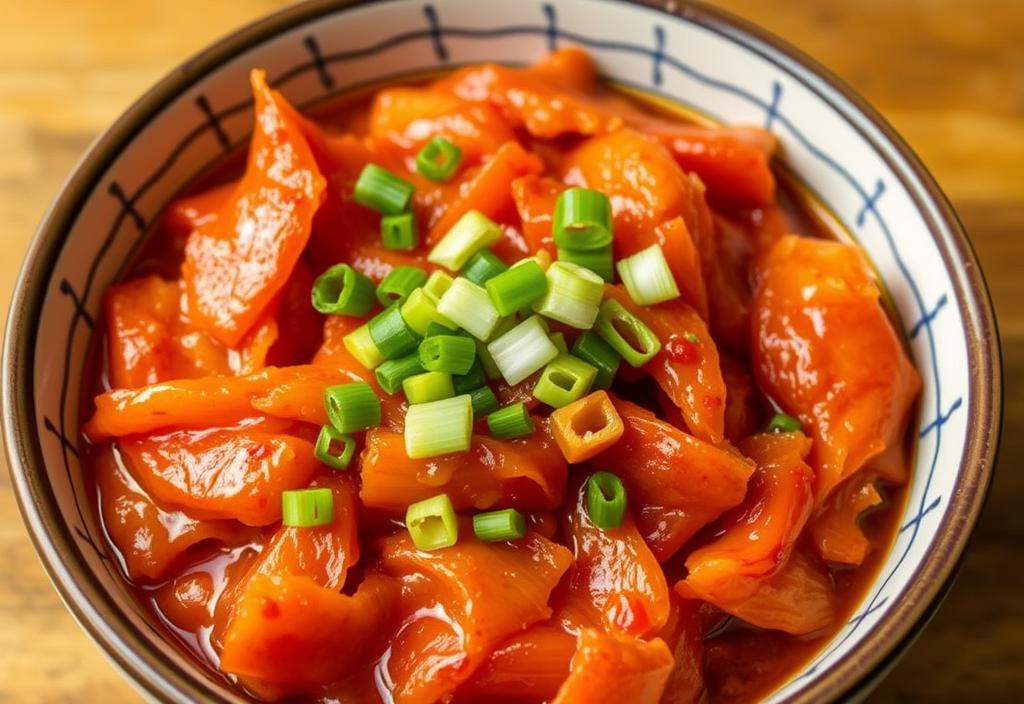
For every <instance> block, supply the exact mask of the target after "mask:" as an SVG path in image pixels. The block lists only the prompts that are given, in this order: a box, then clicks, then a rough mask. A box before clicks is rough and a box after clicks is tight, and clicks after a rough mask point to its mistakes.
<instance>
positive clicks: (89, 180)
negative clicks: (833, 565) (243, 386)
mask: <svg viewBox="0 0 1024 704" xmlns="http://www.w3.org/2000/svg"><path fill="white" fill-rule="evenodd" d="M565 44H576V45H580V46H583V47H585V48H586V49H587V50H588V51H590V52H591V53H592V55H593V56H594V57H595V58H596V60H597V62H598V63H599V65H600V68H601V70H602V71H603V72H604V74H605V75H606V76H607V77H609V78H610V79H612V80H614V81H616V82H618V83H620V84H622V85H624V86H628V87H631V88H635V89H638V90H640V91H643V92H645V93H648V94H652V95H654V96H660V97H662V98H665V99H668V100H671V101H675V102H678V103H681V104H682V105H683V106H685V107H686V108H688V109H691V110H693V111H695V112H697V113H700V114H703V115H705V116H706V117H708V118H710V119H713V120H719V121H722V122H727V123H745V124H759V125H763V126H765V127H766V128H768V129H770V130H772V131H773V132H774V133H775V134H776V135H778V137H779V140H780V142H781V144H782V149H783V156H782V157H781V160H780V162H781V163H780V168H782V169H785V170H787V171H789V172H790V173H792V174H793V175H794V176H795V178H796V179H797V180H798V181H799V182H801V183H802V184H803V185H804V186H806V187H807V189H808V190H809V191H810V192H811V193H812V194H813V196H814V197H815V198H817V199H818V200H819V201H820V202H821V203H822V204H823V205H824V206H825V207H826V208H827V209H828V211H830V212H831V213H832V214H833V215H834V217H835V219H836V220H837V221H838V222H839V223H840V225H841V226H842V227H843V228H844V229H845V230H846V231H847V232H848V233H849V234H850V236H851V237H852V238H853V239H854V240H856V242H858V243H859V244H860V246H861V247H862V248H863V249H864V251H865V252H866V253H867V255H868V256H869V257H870V259H871V261H872V262H873V263H874V265H875V267H876V268H877V271H878V273H879V275H880V277H881V279H882V280H883V281H884V284H885V286H886V287H887V288H888V291H889V293H890V295H891V297H892V300H893V303H894V304H895V308H896V310H897V311H898V314H899V317H900V318H901V319H902V321H903V324H905V326H906V330H905V332H906V333H907V337H908V339H909V342H910V348H911V350H912V354H913V358H914V361H915V362H916V364H917V367H918V368H919V369H920V371H921V375H922V378H923V382H924V389H923V394H922V396H921V402H920V404H919V411H918V415H917V417H916V418H915V419H914V421H913V424H914V427H913V432H914V433H915V434H916V435H917V436H918V437H917V451H916V453H915V455H914V457H915V459H914V466H913V473H912V479H911V484H910V487H909V492H908V500H907V502H906V507H905V509H904V515H903V516H902V517H901V519H900V526H901V527H900V529H899V535H898V537H897V539H896V541H895V544H894V545H893V547H892V549H891V551H890V553H889V554H888V556H887V558H886V559H885V562H884V564H883V566H882V568H881V570H880V572H879V574H878V577H877V579H876V580H875V581H874V583H873V584H871V586H870V588H869V589H868V590H867V593H866V595H865V596H864V599H863V603H861V604H860V605H859V606H858V608H857V609H856V612H855V615H854V616H853V617H852V618H851V619H850V620H849V622H848V623H846V624H845V625H844V626H843V627H842V628H841V629H840V630H839V632H838V633H837V634H836V636H835V637H834V638H833V639H832V640H831V642H829V643H828V644H827V645H825V646H824V647H823V648H822V650H821V651H820V652H819V653H818V654H817V655H816V656H815V657H814V658H813V660H812V661H811V662H810V663H809V664H808V665H807V666H806V667H805V668H804V669H803V670H801V671H800V672H798V673H796V675H795V676H794V677H792V678H791V679H790V680H789V681H787V682H786V683H784V684H783V685H782V686H781V687H780V688H779V689H778V690H777V691H776V692H775V693H774V694H773V695H772V696H771V701H773V702H782V701H792V702H821V701H825V700H831V699H840V698H852V697H855V696H857V694H858V693H861V694H862V693H863V692H865V691H866V690H867V688H868V687H870V685H871V684H872V683H873V682H874V681H877V679H878V678H879V677H880V675H881V674H883V673H884V671H885V670H886V669H887V668H888V667H890V666H891V664H892V663H893V662H894V660H895V656H896V655H897V653H898V652H899V651H900V650H901V649H902V648H903V647H905V646H906V644H907V643H908V642H909V641H910V640H911V639H912V637H913V635H914V634H915V633H916V632H917V631H918V630H919V629H920V627H921V626H922V625H923V623H924V622H925V620H926V619H927V618H928V616H929V615H930V613H931V612H932V611H933V610H934V608H935V607H936V606H937V604H938V602H939V601H940V599H941V596H942V595H943V593H944V590H945V589H946V588H947V586H948V584H949V583H950V581H951V578H952V576H953V574H954V572H955V570H956V567H957V564H958V562H959V560H960V558H961V556H962V554H963V551H964V548H965V545H966V543H967V541H968V538H969V536H970V533H971V530H972V527H973V526H974V524H975V523H976V521H977V518H978V514H979V512H980V510H981V506H982V503H983V500H984V496H985V492H986V489H987V487H988V484H989V480H990V478H991V471H992V463H993V458H994V454H995V451H996V444H997V438H998V431H999V427H1000V422H999V420H1000V419H999V416H1000V406H1001V400H1000V381H1001V377H1000V363H999V348H998V339H997V333H996V328H995V323H994V320H993V314H992V309H991V304H990V301H989V297H988V294H987V291H986V288H985V284H984V281H983V279H982V276H981V272H980V270H979V268H978V264H977V261H976V259H975V257H974V254H973V253H972V251H971V248H970V245H969V243H968V240H967V238H966V236H965V234H964V232H963V229H962V228H961V226H960V223H959V222H958V221H957V218H956V215H955V214H954V213H953V211H952V209H951V208H950V205H949V203H948V202H947V201H946V199H945V197H944V196H943V195H942V193H941V192H940V190H939V188H938V187H937V186H936V184H935V182H934V181H933V180H932V178H931V177H930V176H929V175H928V173H927V172H926V171H925V169H924V168H923V167H922V165H921V164H920V162H919V161H918V160H917V158H916V157H915V156H914V154H913V153H912V152H911V151H910V149H909V148H908V147H907V145H906V144H905V143H904V142H903V141H902V140H901V139H900V138H899V137H898V136H897V135H896V134H895V133H894V131H893V130H892V128H891V127H890V126H889V125H888V124H887V123H886V122H885V121H884V120H883V119H882V118H881V117H880V116H879V115H878V114H877V113H876V112H875V111H874V110H872V109H871V108H870V107H868V106H867V105H866V104H865V103H864V101H863V100H861V99H860V98H858V97H857V96H856V95H854V94H853V93H852V92H851V91H850V89H848V88H847V87H845V86H844V85H843V84H842V83H841V82H840V81H839V80H837V79H836V78H835V77H834V76H833V75H832V74H830V73H829V72H828V71H827V70H825V69H823V68H822V67H821V66H819V65H817V64H816V63H814V62H813V61H812V60H810V59H809V58H807V57H806V56H804V55H802V54H801V53H800V52H798V51H797V50H795V49H793V48H792V47H790V46H788V45H786V44H784V43H783V42H781V41H780V40H779V39H777V38H775V37H773V36H771V35H769V34H767V33H765V32H764V31H763V30H760V29H758V28H757V27H754V26H752V25H750V24H748V23H746V22H743V21H741V20H738V19H736V18H734V17H730V16H727V15H725V14H723V13H722V12H719V11H717V10H713V9H710V8H707V7H704V6H702V5H696V4H691V3H688V2H660V3H657V2H650V3H644V2H629V1H606V0H516V1H515V2H512V1H508V2H480V1H479V0H427V1H426V2H425V0H389V1H387V2H375V3H371V2H365V1H358V0H357V1H354V2H346V1H344V0H334V1H331V0H326V1H319V2H310V3H307V4H300V5H298V6H295V7H291V8H289V9H286V10H284V11H282V12H279V13H277V14H275V15H272V16H270V17H268V18H266V19H264V20H261V21H259V22H257V23H255V24H253V25H250V26H249V27H246V28H245V29H243V30H241V31H239V32H237V33H235V34H233V35H231V36H229V37H227V38H225V39H223V40H221V41H219V42H217V43H216V44H215V45H213V46H212V47H210V48H209V49H208V50H206V51H204V52H203V53H201V54H199V55H198V56H196V57H194V58H193V59H191V60H189V61H188V62H187V63H185V64H183V65H182V66H181V67H180V68H178V69H177V70H175V71H174V72H173V73H171V74H170V75H169V76H168V77H167V78H165V79H164V80H163V81H161V82H160V83H159V84H157V85H156V86H155V87H154V88H153V89H152V90H150V91H149V92H148V93H147V94H146V95H145V96H143V97H142V98H141V99H140V100H139V101H138V102H137V103H136V104H135V105H134V106H132V107H131V108H130V109H129V110H128V111H127V112H126V113H125V114H124V115H123V116H122V117H121V118H120V119H118V120H117V122H115V123H114V125H113V126H112V127H111V128H110V129H109V130H107V131H106V132H105V133H104V134H103V135H102V136H101V137H100V138H99V140H98V141H97V142H96V143H95V144H94V145H93V146H92V148H91V149H90V150H89V152H88V154H87V155H86V156H85V158H84V159H83V160H82V162H81V163H80V164H79V165H78V167H77V168H76V169H75V170H74V172H73V173H72V174H71V176H70V177H69V179H68V181H67V183H66V184H65V186H64V188H63V189H62V191H61V193H60V195H59V196H58V198H57V199H56V201H54V203H53V205H52V206H51V208H50V209H49V211H48V212H47V213H46V215H45V217H44V219H43V221H42V224H41V225H40V227H39V230H38V232H37V233H36V236H35V240H34V241H33V243H32V246H31V249H30V251H29V252H28V255H27V257H26V259H25V264H24V267H23V269H22V272H21V277H20V280H19V282H18V285H17V289H16V293H15V295H14V300H13V303H12V305H11V313H10V319H9V321H8V328H7V329H8V335H7V339H6V341H5V345H4V357H3V416H4V418H3V420H4V434H5V438H6V443H7V452H8V457H9V459H10V464H11V472H12V477H13V482H14V486H15V489H16V492H17V495H18V499H19V502H20V504H21V509H22V511H23V513H24V516H25V521H26V523H27V524H28V528H29V531H30V533H31V535H32V539H33V540H34V542H35V545H36V548H37V550H38V552H39V555H40V556H41V558H42V561H43V563H44V565H45V566H46V569H47V571H48V572H49V574H50V577H51V578H52V580H53V582H54V584H55V586H56V587H57V589H58V591H59V592H60V594H61V596H62V597H63V599H64V601H65V602H66V603H67V605H68V608H69V609H70V610H71V611H72V613H73V614H74V615H75V617H76V618H77V619H78V621H79V623H80V624H81V625H82V627H83V628H84V629H85V630H86V631H87V632H88V633H89V634H90V635H91V636H92V637H93V638H94V639H95V640H96V642H97V643H98V644H99V645H100V647H101V648H103V650H104V651H105V652H106V654H107V655H108V656H109V657H110V658H111V659H112V660H113V661H114V662H115V663H116V664H117V665H118V666H119V667H120V668H121V669H122V670H123V671H124V673H125V674H126V675H127V676H128V677H129V678H130V679H131V680H132V681H133V682H134V683H135V684H136V685H137V686H138V687H139V688H140V689H141V690H142V691H143V692H144V693H145V694H147V695H148V696H150V697H151V698H153V699H156V700H162V701H164V700H165V701H181V702H195V701H214V700H228V701H240V700H241V699H240V697H239V695H238V694H237V693H235V692H233V691H232V690H231V689H230V688H228V687H227V686H226V684H225V682H224V681H223V680H222V679H221V678H219V677H217V676H216V675H215V674H214V673H211V672H209V671H207V670H205V669H204V668H202V667H200V666H199V665H198V664H197V663H196V662H195V661H194V660H193V659H192V658H191V657H190V656H189V655H187V654H186V653H185V652H183V651H182V650H181V649H179V648H178V647H176V646H175V645H173V644H172V643H170V642H168V641H167V640H165V638H164V635H163V634H162V632H161V630H159V629H158V628H157V627H155V626H154V625H152V624H151V623H150V622H149V621H148V620H147V618H146V616H145V615H144V613H143V612H142V611H141V610H140V607H139V606H138V605H137V604H136V602H135V601H134V600H133V598H132V596H131V595H130V593H129V592H128V590H127V589H126V587H125V583H124V581H123V579H122V578H121V575H120V573H119V571H118V566H117V564H116V562H115V561H114V558H112V556H111V555H110V554H109V552H108V550H107V548H106V541H105V539H104V536H103V533H102V531H101V529H100V527H99V525H98V523H97V520H96V511H95V507H94V506H93V505H92V503H91V502H90V500H89V499H88V498H87V497H88V496H89V493H88V492H87V491H86V488H85V487H84V486H83V482H82V477H81V472H80V467H79V459H78V456H77V450H76V447H77V441H76V438H77V437H78V432H79V423H80V421H81V418H80V417H79V403H78V400H79V384H80V382H81V379H82V371H83V363H84V360H85V358H86V350H87V347H88V345H89V342H90V338H91V336H92V335H93V334H94V330H93V327H94V324H95V321H96V319H97V316H98V313H99V308H100V301H101V295H102V292H103V290H104V289H105V288H106V287H107V285H108V284H110V283H111V282H112V281H113V280H114V279H115V278H116V277H117V275H118V273H119V272H120V270H121V268H122V266H123V264H124V263H125V261H126V260H127V259H128V258H129V256H130V255H131V253H132V251H133V250H134V248H135V247H136V246H137V245H138V243H139V241H140V239H141V238H142V237H143V236H144V235H145V233H146V230H147V228H148V226H149V225H150V224H151V223H152V222H153V221H154V219H155V218H156V217H157V214H158V213H159V212H160V210H161V208H162V207H163V206H164V205H165V204H166V203H167V202H168V201H169V200H170V199H171V198H172V197H173V196H174V195H175V194H176V193H178V192H179V191H180V190H181V189H182V188H183V187H184V186H185V185H186V184H188V183H189V181H190V180H192V179H193V177H195V176H196V175H197V174H199V173H200V172H201V171H203V169H204V168H205V167H206V166H208V165H209V164H210V163H211V162H213V161H215V160H217V159H218V157H220V156H221V155H222V154H223V153H224V152H226V151H228V150H230V149H231V148H233V147H234V146H236V145H238V144H240V143H242V142H243V141H245V140H246V139H247V138H248V132H249V130H250V119H251V115H250V107H251V100H250V97H249V95H248V92H247V87H248V81H247V80H246V75H247V72H248V71H249V69H250V68H251V67H253V66H263V67H266V68H267V69H268V71H269V75H270V78H271V81H272V83H273V84H274V85H275V86H276V87H278V88H280V89H281V90H282V91H283V92H284V93H285V95H286V96H287V97H288V98H289V99H290V100H291V101H293V102H294V103H296V104H298V105H300V106H301V105H305V104H309V103H312V102H315V101H319V100H322V99H324V98H325V97H327V96H329V95H330V94H334V93H337V92H340V91H345V90H348V89H351V88H353V87H357V86H360V85H363V84H367V83H372V82H377V81H380V80H382V79H390V78H397V77H401V76H403V75H407V74H410V73H414V72H422V71H424V70H434V69H437V68H443V67H446V66H457V65H460V64H466V63H472V62H480V61H497V62H507V63H517V64H522V63H526V62H529V61H532V60H533V59H535V58H536V57H538V56H539V55H541V54H542V53H543V52H545V51H547V50H549V49H553V48H555V47H558V46H562V45H565Z"/></svg>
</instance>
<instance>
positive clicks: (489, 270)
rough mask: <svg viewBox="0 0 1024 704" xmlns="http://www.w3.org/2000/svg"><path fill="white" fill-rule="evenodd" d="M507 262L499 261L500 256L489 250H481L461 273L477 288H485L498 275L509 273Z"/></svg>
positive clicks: (470, 259)
mask: <svg viewBox="0 0 1024 704" xmlns="http://www.w3.org/2000/svg"><path fill="white" fill-rule="evenodd" d="M507 270H508V267H507V266H506V265H505V262H503V261H501V260H500V259H498V255H496V254H495V253H494V252H492V251H491V250H489V249H481V250H480V251H479V252H477V253H476V254H474V255H473V256H472V257H470V258H469V261H468V262H466V266H464V267H462V271H461V272H459V273H460V274H461V275H462V276H463V277H465V278H467V279H469V280H470V281H472V282H473V283H475V284H476V285H477V286H483V285H484V284H485V283H487V282H488V281H490V280H491V279H493V278H494V277H495V276H497V275H498V274H500V273H502V272H504V271H507Z"/></svg>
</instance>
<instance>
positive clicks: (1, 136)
mask: <svg viewBox="0 0 1024 704" xmlns="http://www.w3.org/2000/svg"><path fill="white" fill-rule="evenodd" d="M509 1H511V0H509ZM279 4H280V3H278V2H274V1H273V0H231V1H230V2H229V1H226V0H224V1H219V2H208V1H207V0H177V2H174V3H161V2H157V1H156V0H132V2H127V1H124V0H78V1H77V2H73V1H72V0H64V2H58V3H44V2H16V1H15V0H0V20H2V21H0V214H2V217H0V243H2V244H3V248H4V250H5V256H4V257H3V258H2V260H0V301H2V302H0V306H2V308H0V310H2V311H3V312H6V308H7V305H8V295H9V291H10V287H11V285H12V282H13V280H14V275H15V271H16V267H17V265H18V263H19V261H20V253H21V252H22V251H23V250H24V248H25V246H26V245H27V243H28V240H29V237H30V236H31V233H32V230H33V228H34V227H35V225H36V223H37V221H38V219H39V217H40V216H41V214H42V212H43V210H44V208H45V207H46V205H47V203H48V202H49V200H50V199H51V198H52V196H53V194H54V193H55V192H56V190H57V188H58V186H59V185H60V183H61V181H62V180H63V179H64V177H65V175H66V174H67V172H68V171H69V170H70V169H71V167H72V166H73V165H74V163H75V161H76V160H77V159H78V157H79V155H80V154H81V153H82V151H83V150H84V149H85V147H86V146H87V145H88V143H89V142H90V140H92V138H93V137H94V136H95V135H96V134H97V133H98V132H99V131H100V130H102V129H103V128H104V127H105V126H106V125H107V124H108V123H109V122H110V121H111V120H112V119H113V118H114V117H115V116H117V115H118V113H120V112H121V111H122V110H123V109H124V108H125V107H126V106H127V105H128V104H129V102H130V101H131V100H132V99H133V98H134V97H135V96H137V95H138V94H140V93H141V92H142V91H143V90H145V89H146V88H147V87H149V86H150V85H151V84H152V83H153V82H155V81H156V80H157V78H159V77H160V76H162V75H163V74H164V73H165V72H166V71H168V70H169V69H170V68H172V67H173V66H174V65H175V64H176V63H178V62H179V61H181V60H182V59H183V58H184V57H186V56H188V55H189V54H191V53H192V52H194V51H195V50H197V49H199V48H200V47H202V46H203V45H205V44H207V43H208V42H209V41H210V40H212V39H214V38H216V37H218V36H219V35H221V34H223V33H225V32H227V31H228V30H230V29H232V28H233V27H235V26H237V25H240V24H242V23H244V22H247V21H249V20H250V19H253V18H255V17H257V16H260V15H262V14H265V13H266V12H268V11H270V10H272V9H273V8H274V7H276V6H278V5H279ZM722 4H723V5H724V6H725V7H727V8H728V9H730V10H732V11H733V12H735V13H737V14H740V15H743V16H745V17H748V18H750V19H751V20H753V21H755V22H757V23H759V24H761V25H763V26H765V27H767V28H768V29H770V30H772V31H775V32H776V33H778V34H780V35H781V36H783V37H785V38H787V39H788V40H790V41H791V42H793V43H794V44H796V45H797V46H799V47H801V48H802V49H804V50H805V51H806V52H808V53H809V54H810V55H812V56H814V57H816V58H817V59H819V60H820V61H822V62H823V63H824V64H825V65H827V66H829V67H830V68H832V69H833V70H834V71H835V72H836V73H838V74H839V75H840V76H842V77H843V78H845V79H846V80H847V81H849V82H850V83H851V84H852V85H853V86H854V88H856V89H857V90H859V91H860V92H861V93H862V94H864V95H865V96H866V97H867V98H868V99H869V100H870V101H871V102H872V103H874V104H875V105H876V106H877V107H878V108H879V109H881V111H882V112H883V113H884V114H885V115H886V116H887V117H888V118H889V119H890V120H891V121H892V122H893V123H894V124H895V126H896V128H897V129H898V130H900V132H902V133H903V135H904V136H905V137H906V138H907V140H908V141H909V142H910V144H911V145H913V146H914V147H915V148H916V149H917V151H918V153H919V154H920V155H921V157H922V158H923V159H924V161H925V163H926V164H928V166H929V167H930V168H931V169H932V170H933V172H934V173H935V175H936V177H937V178H938V180H939V182H940V183H941V184H942V186H943V187H944V188H945V189H946V192H947V193H948V194H949V195H950V196H951V198H952V199H953V202H954V204H955V205H956V207H957V209H958V210H959V212H960V215H961V217H962V218H963V221H964V223H965V225H966V226H967V229H968V231H969V232H970V233H971V236H972V238H973V241H974V244H975V247H976V248H977V250H978V254H979V256H980V257H981V261H982V264H983V266H984V270H985V273H986V274H987V275H988V281H989V284H990V286H991V288H992V293H993V296H994V297H995V303H996V308H997V311H998V315H999V321H1000V325H1001V327H1002V335H1003V352H1004V357H1005V366H1006V429H1005V433H1004V439H1003V452H1002V462H1001V467H1000V469H999V472H998V475H997V479H996V482H995V486H994V487H993V490H992V494H991V497H990V499H989V503H988V509H987V511H986V513H985V517H984V519H983V521H982V524H981V526H980V528H979V529H978V532H977V537H976V539H975V541H974V545H973V547H972V548H971V551H970V554H969V556H968V558H967V561H966V564H965V565H964V569H963V572H962V573H961V575H960V578H959V581H958V583H957V585H956V587H955V588H954V590H953V592H952V594H951V595H950V596H949V598H948V600H947V601H946V604H945V605H944V606H943V608H942V610H941V611H940V612H939V614H938V616H937V617H936V618H935V620H934V621H933V623H932V624H931V626H930V627H929V628H928V630H927V631H926V632H925V634H924V635H923V636H922V637H921V638H920V640H919V641H918V642H917V644H916V645H915V646H914V648H913V649H912V650H911V652H910V653H909V654H908V655H907V656H906V658H904V660H903V661H902V662H901V663H900V664H899V665H898V667H897V668H896V670H895V672H894V673H893V674H892V676H891V677H889V679H888V680H887V681H886V682H885V683H884V684H883V685H882V686H881V688H880V689H879V690H878V691H877V693H876V694H875V695H874V696H873V701H877V702H903V701H919V700H927V701H978V700H985V701H1013V700H1020V699H1021V698H1022V697H1024V598H1022V595H1024V565H1022V564H1021V556H1022V551H1021V547H1020V546H1021V545H1024V510H1022V509H1021V507H1020V506H1019V504H1018V502H1019V501H1020V500H1021V495H1022V489H1024V472H1022V471H1021V469H1020V467H1019V466H1018V464H1017V463H1018V461H1024V376H1022V372H1024V177H1022V172H1024V43H1022V42H1021V40H1020V38H1021V37H1022V36H1024V11H1022V10H1021V7H1020V6H1019V5H1017V4H1016V3H1015V2H1004V1H1003V0H976V1H974V2H971V1H969V0H918V1H916V2H892V0H861V1H860V2H855V3H854V2H839V0H834V1H832V2H829V1H823V0H819V1H818V2H807V1H806V0H775V1H774V2H765V0H728V1H727V2H723V3H722ZM198 17H201V18H202V19H201V21H196V20H193V19H191V18H198ZM1014 695H1016V696H1014ZM137 700H138V696H137V695H136V694H135V693H134V692H133V691H132V689H131V688H130V687H129V686H128V685H127V684H126V683H125V682H124V681H123V680H122V679H121V677H120V675H118V674H117V673H116V672H115V671H114V670H113V668H112V667H111V666H110V665H108V664H107V663H106V662H105V661H104V659H103V657H102V656H101V655H100V653H99V651H98V650H97V649H96V648H95V647H94V646H93V645H92V643H90V642H89V641H88V639H87V638H86V637H85V635H84V634H83V633H82V632H81V631H80V630H79V629H78V628H77V627H76V626H75V624H74V623H73V621H72V620H71V617H70V616H69V615H68V614H67V612H66V611H65V610H64V608H63V606H62V605H61V604H60V602H59V601H58V599H57V596H56V594H55V592H54V591H53V590H52V589H51V587H50V585H49V584H48V582H47V580H46V578H45V576H44V574H43V571H42V569H41V568H40V567H39V564H38V562H37V560H36V557H35V555H34V553H33V551H32V548H31V546H30V544H29V541H28V538H27V537H26V535H25V531H24V529H23V527H22V523H21V519H20V517H19V515H18V512H17V509H16V507H15V505H14V499H13V497H12V495H11V488H10V482H9V479H8V477H7V472H6V471H5V469H4V470H3V471H0V702H40V703H42V702H46V703H47V704H50V703H53V702H121V701H137Z"/></svg>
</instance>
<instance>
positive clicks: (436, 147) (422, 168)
mask: <svg viewBox="0 0 1024 704" xmlns="http://www.w3.org/2000/svg"><path fill="white" fill-rule="evenodd" d="M461 161H462V150H461V149H459V148H458V147H457V146H455V144H453V143H452V142H451V141H450V140H448V139H445V138H444V137H441V136H440V135H438V136H437V137H434V138H433V139H431V140H430V141H429V142H427V143H426V144H424V145H423V148H422V149H420V153H419V154H417V155H416V171H418V172H419V173H420V174H422V175H424V176H426V177H427V178H429V179H430V180H431V181H447V180H448V179H450V178H451V177H452V175H453V174H454V173H455V170H456V169H457V168H459V163H460V162H461Z"/></svg>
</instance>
